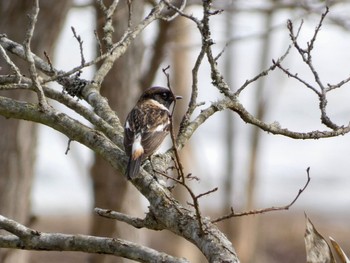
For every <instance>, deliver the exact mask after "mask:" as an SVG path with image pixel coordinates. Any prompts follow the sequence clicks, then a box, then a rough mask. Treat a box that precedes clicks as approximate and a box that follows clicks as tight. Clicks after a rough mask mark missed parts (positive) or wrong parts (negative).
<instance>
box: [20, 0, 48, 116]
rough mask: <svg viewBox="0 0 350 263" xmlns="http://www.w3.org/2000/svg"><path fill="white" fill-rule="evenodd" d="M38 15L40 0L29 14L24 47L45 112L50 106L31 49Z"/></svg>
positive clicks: (31, 74) (36, 1)
mask: <svg viewBox="0 0 350 263" xmlns="http://www.w3.org/2000/svg"><path fill="white" fill-rule="evenodd" d="M38 14H39V0H35V1H34V6H33V8H32V10H31V12H30V14H29V26H28V29H27V31H26V38H25V40H24V44H23V46H24V51H25V56H26V59H27V61H28V63H29V72H30V77H31V79H32V82H33V85H34V88H35V90H36V92H37V95H38V100H39V105H40V107H41V109H42V110H43V111H45V110H46V109H47V107H48V104H47V101H46V98H45V95H44V91H43V88H42V87H41V84H40V82H39V79H38V73H37V71H36V67H35V63H34V58H33V54H32V52H31V49H30V44H31V40H32V37H33V34H34V29H35V24H36V22H37V20H38Z"/></svg>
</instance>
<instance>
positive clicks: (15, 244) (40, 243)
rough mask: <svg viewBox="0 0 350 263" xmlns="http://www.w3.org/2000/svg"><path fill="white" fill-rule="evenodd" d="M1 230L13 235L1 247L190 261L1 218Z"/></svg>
mask: <svg viewBox="0 0 350 263" xmlns="http://www.w3.org/2000/svg"><path fill="white" fill-rule="evenodd" d="M0 228H2V229H5V230H6V231H8V232H9V233H12V234H13V235H0V247H1V248H17V249H25V250H44V251H79V252H86V253H98V254H109V255H115V256H119V257H124V258H128V259H132V260H136V261H140V262H151V263H153V262H159V263H161V262H173V263H185V262H188V261H187V260H186V259H184V258H176V257H172V256H170V255H167V254H165V253H161V252H158V251H156V250H154V249H151V248H148V247H144V246H141V245H138V244H135V243H133V242H129V241H126V240H122V239H119V238H105V237H96V236H87V235H68V234H60V233H43V232H38V231H36V230H33V229H30V228H27V227H25V226H24V225H21V224H19V223H18V222H16V221H14V220H11V219H8V218H6V217H4V216H1V215H0Z"/></svg>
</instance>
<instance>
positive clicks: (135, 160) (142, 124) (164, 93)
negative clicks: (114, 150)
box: [124, 87, 182, 179]
mask: <svg viewBox="0 0 350 263" xmlns="http://www.w3.org/2000/svg"><path fill="white" fill-rule="evenodd" d="M181 98H182V97H181V96H174V94H173V93H172V92H171V91H170V90H169V89H167V88H163V87H151V88H148V89H147V90H145V92H144V93H143V94H142V95H141V97H140V98H139V100H138V101H137V103H136V105H135V107H134V108H133V109H132V110H131V112H130V113H129V115H128V116H127V118H126V121H125V125H124V148H125V152H126V154H127V156H128V157H129V162H128V166H127V168H126V175H127V177H128V179H132V178H134V177H135V176H137V175H138V173H139V171H140V166H141V163H142V161H144V160H145V159H146V158H148V157H149V156H151V155H152V154H153V153H154V152H155V151H156V150H157V149H158V147H159V146H160V145H161V143H162V142H163V140H164V138H165V137H166V135H167V134H168V133H169V126H170V111H169V108H170V105H171V104H172V103H173V102H174V101H175V100H176V99H181Z"/></svg>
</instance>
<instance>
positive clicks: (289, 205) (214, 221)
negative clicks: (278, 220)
mask: <svg viewBox="0 0 350 263" xmlns="http://www.w3.org/2000/svg"><path fill="white" fill-rule="evenodd" d="M306 175H307V180H306V183H305V185H304V186H303V187H302V188H301V189H299V191H298V194H297V195H296V196H295V197H294V199H293V200H292V201H291V202H290V203H289V204H287V205H285V206H277V207H275V206H272V207H268V208H264V209H258V210H250V211H247V212H241V213H236V212H235V211H234V210H233V208H232V207H231V212H230V213H229V214H227V215H224V216H221V217H219V218H217V219H215V220H212V221H211V222H212V223H217V222H220V221H223V220H226V219H229V218H232V217H239V216H248V215H257V214H263V213H268V212H273V211H282V210H288V209H289V208H290V207H291V206H292V205H294V203H295V202H296V201H297V200H298V199H299V197H300V195H301V194H302V193H303V192H304V191H305V189H306V187H307V186H308V185H309V183H310V180H311V177H310V167H308V168H307V169H306Z"/></svg>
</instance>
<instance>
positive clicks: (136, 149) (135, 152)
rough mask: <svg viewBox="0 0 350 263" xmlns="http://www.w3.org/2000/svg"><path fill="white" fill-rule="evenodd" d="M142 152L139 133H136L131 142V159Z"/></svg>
mask: <svg viewBox="0 0 350 263" xmlns="http://www.w3.org/2000/svg"><path fill="white" fill-rule="evenodd" d="M143 152H144V149H143V147H142V145H141V134H140V133H138V134H136V136H135V140H134V143H133V144H132V150H131V157H132V159H133V160H136V159H138V158H139V157H140V156H141V155H142V154H143Z"/></svg>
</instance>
